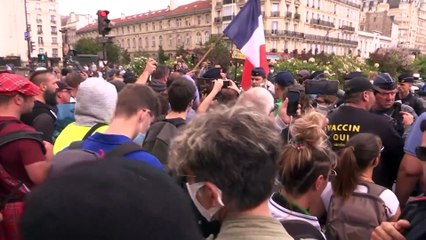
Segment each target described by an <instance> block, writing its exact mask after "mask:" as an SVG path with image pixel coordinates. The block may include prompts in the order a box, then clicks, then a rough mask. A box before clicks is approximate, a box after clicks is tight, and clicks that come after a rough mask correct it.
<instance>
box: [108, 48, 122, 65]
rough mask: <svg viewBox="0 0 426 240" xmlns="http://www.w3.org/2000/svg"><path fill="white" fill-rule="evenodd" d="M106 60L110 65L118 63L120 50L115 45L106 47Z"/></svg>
mask: <svg viewBox="0 0 426 240" xmlns="http://www.w3.org/2000/svg"><path fill="white" fill-rule="evenodd" d="M106 52H107V58H108V62H110V63H118V62H119V60H120V54H121V53H120V48H119V47H118V46H117V45H115V44H108V45H107V46H106Z"/></svg>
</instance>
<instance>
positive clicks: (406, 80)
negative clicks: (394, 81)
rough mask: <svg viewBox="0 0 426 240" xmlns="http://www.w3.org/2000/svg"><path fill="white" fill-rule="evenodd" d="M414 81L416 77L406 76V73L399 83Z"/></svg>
mask: <svg viewBox="0 0 426 240" xmlns="http://www.w3.org/2000/svg"><path fill="white" fill-rule="evenodd" d="M414 80H415V79H414V77H413V76H412V75H410V74H406V73H404V74H401V75H399V77H398V82H399V83H414Z"/></svg>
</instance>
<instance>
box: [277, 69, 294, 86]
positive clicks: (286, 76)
mask: <svg viewBox="0 0 426 240" xmlns="http://www.w3.org/2000/svg"><path fill="white" fill-rule="evenodd" d="M275 83H276V84H278V85H279V86H281V87H288V86H290V85H293V84H294V78H293V75H291V73H290V72H279V73H277V75H275Z"/></svg>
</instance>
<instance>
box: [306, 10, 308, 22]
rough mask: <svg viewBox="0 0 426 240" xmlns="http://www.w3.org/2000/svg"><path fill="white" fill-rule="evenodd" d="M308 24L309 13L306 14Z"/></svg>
mask: <svg viewBox="0 0 426 240" xmlns="http://www.w3.org/2000/svg"><path fill="white" fill-rule="evenodd" d="M306 22H309V12H306Z"/></svg>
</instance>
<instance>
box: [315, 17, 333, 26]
mask: <svg viewBox="0 0 426 240" xmlns="http://www.w3.org/2000/svg"><path fill="white" fill-rule="evenodd" d="M311 24H314V25H319V26H324V27H330V28H334V23H333V22H329V21H324V20H321V19H315V18H312V19H311Z"/></svg>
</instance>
